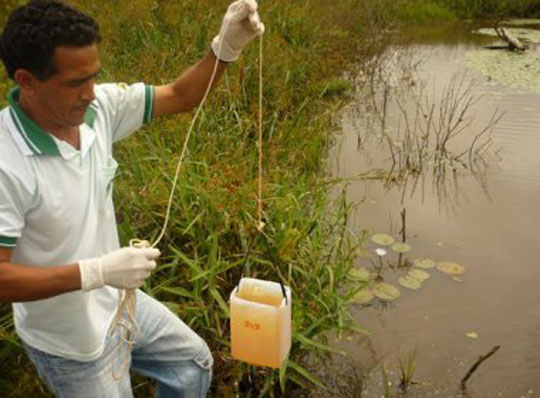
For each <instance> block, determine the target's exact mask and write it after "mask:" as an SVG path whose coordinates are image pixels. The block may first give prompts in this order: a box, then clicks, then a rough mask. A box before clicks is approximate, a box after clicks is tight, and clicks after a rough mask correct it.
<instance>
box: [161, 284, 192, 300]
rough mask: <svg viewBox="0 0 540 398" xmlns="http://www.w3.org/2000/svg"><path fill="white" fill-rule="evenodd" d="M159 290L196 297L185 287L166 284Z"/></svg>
mask: <svg viewBox="0 0 540 398" xmlns="http://www.w3.org/2000/svg"><path fill="white" fill-rule="evenodd" d="M159 290H160V291H164V292H167V293H172V294H175V295H177V296H180V297H187V298H195V296H194V295H193V293H191V292H189V291H187V290H186V289H184V288H183V287H169V286H164V287H161V288H160V289H159Z"/></svg>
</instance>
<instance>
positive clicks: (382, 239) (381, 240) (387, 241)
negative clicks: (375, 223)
mask: <svg viewBox="0 0 540 398" xmlns="http://www.w3.org/2000/svg"><path fill="white" fill-rule="evenodd" d="M371 241H372V242H373V243H376V244H377V245H380V246H390V245H391V244H393V243H394V242H395V239H394V238H393V237H391V236H390V235H388V234H375V235H373V236H372V237H371Z"/></svg>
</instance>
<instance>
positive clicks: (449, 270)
mask: <svg viewBox="0 0 540 398" xmlns="http://www.w3.org/2000/svg"><path fill="white" fill-rule="evenodd" d="M437 269H438V270H439V271H441V272H443V273H445V274H450V275H461V274H463V273H464V272H465V267H464V266H463V265H461V264H458V263H454V262H452V261H441V262H440V263H438V264H437Z"/></svg>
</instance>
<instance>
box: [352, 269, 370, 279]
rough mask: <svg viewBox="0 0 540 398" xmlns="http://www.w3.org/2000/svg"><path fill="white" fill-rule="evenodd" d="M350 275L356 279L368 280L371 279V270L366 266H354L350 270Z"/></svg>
mask: <svg viewBox="0 0 540 398" xmlns="http://www.w3.org/2000/svg"><path fill="white" fill-rule="evenodd" d="M349 275H350V276H351V277H352V278H354V279H360V280H363V281H368V280H370V279H371V272H369V271H368V270H367V269H366V268H358V267H353V268H351V269H350V271H349Z"/></svg>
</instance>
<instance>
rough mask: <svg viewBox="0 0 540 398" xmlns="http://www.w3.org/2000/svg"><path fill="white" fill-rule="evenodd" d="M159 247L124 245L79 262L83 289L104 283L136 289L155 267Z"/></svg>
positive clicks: (94, 287)
mask: <svg viewBox="0 0 540 398" xmlns="http://www.w3.org/2000/svg"><path fill="white" fill-rule="evenodd" d="M160 254H161V253H160V251H159V250H158V249H139V248H135V247H124V248H122V249H119V250H116V251H113V252H111V253H109V254H105V255H104V256H102V257H97V258H91V259H88V260H82V261H79V270H80V272H81V288H82V290H84V291H89V290H92V289H97V288H100V287H103V286H105V285H109V286H112V287H116V288H118V289H136V288H139V287H141V285H142V284H143V282H144V280H145V279H146V278H148V277H149V276H150V273H151V271H152V270H153V269H154V268H156V262H155V261H154V260H155V259H156V258H158V257H159V255H160Z"/></svg>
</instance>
